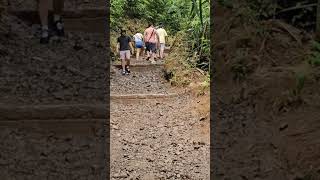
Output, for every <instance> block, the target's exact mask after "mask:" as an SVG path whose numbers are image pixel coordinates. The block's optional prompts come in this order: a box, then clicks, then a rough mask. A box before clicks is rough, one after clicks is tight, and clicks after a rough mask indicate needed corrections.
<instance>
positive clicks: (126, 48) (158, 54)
mask: <svg viewBox="0 0 320 180" xmlns="http://www.w3.org/2000/svg"><path fill="white" fill-rule="evenodd" d="M167 36H168V34H167V32H166V30H165V29H164V28H163V25H162V24H160V25H159V26H158V27H154V25H153V23H150V24H149V25H148V27H147V29H146V30H145V31H144V34H143V35H142V34H141V33H139V32H138V33H136V34H135V35H134V36H133V40H132V38H131V37H130V36H129V35H127V33H126V30H124V29H122V30H121V35H120V37H118V40H117V54H119V55H120V59H121V66H122V75H128V74H130V68H129V66H130V58H131V54H134V51H135V49H136V51H135V52H136V60H137V61H139V60H140V55H141V56H142V58H144V57H145V55H146V56H147V57H146V60H147V61H149V60H150V61H151V63H152V64H154V63H155V60H156V59H158V58H160V59H163V58H164V50H165V43H166V39H167ZM133 42H134V46H133Z"/></svg>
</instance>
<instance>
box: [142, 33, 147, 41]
mask: <svg viewBox="0 0 320 180" xmlns="http://www.w3.org/2000/svg"><path fill="white" fill-rule="evenodd" d="M146 37H147V32H146V31H144V34H143V42H144V43H146Z"/></svg>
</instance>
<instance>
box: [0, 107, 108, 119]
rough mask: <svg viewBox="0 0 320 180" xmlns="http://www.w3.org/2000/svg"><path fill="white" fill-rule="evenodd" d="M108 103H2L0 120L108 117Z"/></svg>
mask: <svg viewBox="0 0 320 180" xmlns="http://www.w3.org/2000/svg"><path fill="white" fill-rule="evenodd" d="M108 108H109V107H108V105H107V104H69V105H65V104H57V105H22V106H17V105H0V112H1V113H0V121H8V120H21V119H33V120H36V119H38V120H51V119H55V120H57V119H106V118H107V109H108Z"/></svg>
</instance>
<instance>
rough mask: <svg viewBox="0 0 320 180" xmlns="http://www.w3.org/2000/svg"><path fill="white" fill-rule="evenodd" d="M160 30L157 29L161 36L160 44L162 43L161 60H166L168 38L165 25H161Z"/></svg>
mask: <svg viewBox="0 0 320 180" xmlns="http://www.w3.org/2000/svg"><path fill="white" fill-rule="evenodd" d="M159 27H160V28H159V29H157V33H158V34H159V42H160V58H161V59H163V58H164V49H165V47H166V38H167V36H168V34H167V32H166V30H165V29H164V28H163V25H162V24H161V25H160V26H159Z"/></svg>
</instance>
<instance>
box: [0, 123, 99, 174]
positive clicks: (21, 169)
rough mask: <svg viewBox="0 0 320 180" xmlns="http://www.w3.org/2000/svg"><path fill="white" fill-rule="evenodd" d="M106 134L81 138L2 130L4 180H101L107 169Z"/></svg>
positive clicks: (36, 130) (0, 163)
mask: <svg viewBox="0 0 320 180" xmlns="http://www.w3.org/2000/svg"><path fill="white" fill-rule="evenodd" d="M102 132H103V130H102V129H98V130H97V132H96V133H95V136H88V135H80V136H79V135H72V134H71V133H70V134H69V135H65V134H64V135H59V134H56V133H54V132H50V131H46V130H44V129H40V128H31V129H30V128H29V129H28V130H27V129H25V128H4V127H1V131H0V142H1V143H0V174H1V178H0V179H3V180H9V179H30V180H31V179H32V180H35V179H52V180H58V179H59V180H67V179H68V180H69V179H77V180H81V179H83V180H86V179H101V178H102V177H104V174H103V172H104V168H105V163H104V162H103V154H104V153H103V150H104V149H105V147H104V145H103V144H104V143H105V140H104V137H103V135H102Z"/></svg>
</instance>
